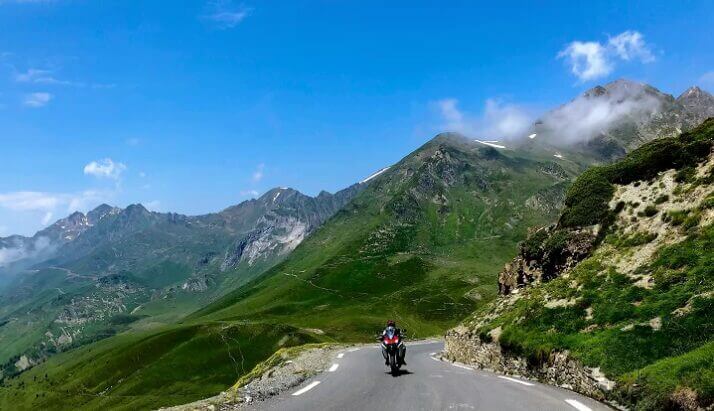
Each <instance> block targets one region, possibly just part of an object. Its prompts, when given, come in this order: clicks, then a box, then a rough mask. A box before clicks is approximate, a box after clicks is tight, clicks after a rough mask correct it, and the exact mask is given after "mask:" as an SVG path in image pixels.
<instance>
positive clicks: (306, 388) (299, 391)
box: [293, 381, 320, 395]
mask: <svg viewBox="0 0 714 411" xmlns="http://www.w3.org/2000/svg"><path fill="white" fill-rule="evenodd" d="M319 383H320V381H313V382H311V383H310V384H308V385H307V387H304V388H301V389H299V390H297V391H295V392H294V393H293V395H302V394H305V393H306V392H308V391H310V390H311V389H313V388H315V387H317V385H318V384H319Z"/></svg>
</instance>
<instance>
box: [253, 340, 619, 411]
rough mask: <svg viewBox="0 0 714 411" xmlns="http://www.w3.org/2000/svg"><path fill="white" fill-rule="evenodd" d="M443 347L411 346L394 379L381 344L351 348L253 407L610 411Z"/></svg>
mask: <svg viewBox="0 0 714 411" xmlns="http://www.w3.org/2000/svg"><path fill="white" fill-rule="evenodd" d="M442 349H443V342H429V343H415V344H408V345H407V357H406V360H407V363H408V365H407V366H405V367H403V368H402V374H401V375H400V376H398V377H394V376H392V375H391V374H389V372H388V367H385V366H384V360H383V359H382V355H381V354H380V352H379V347H378V346H377V345H375V346H373V347H360V348H352V349H346V350H345V351H343V352H341V353H339V354H336V356H335V358H334V360H333V364H332V367H330V369H329V370H328V371H325V372H324V373H322V374H320V375H317V376H315V377H313V378H311V379H309V380H307V381H305V382H303V384H301V385H300V386H298V387H296V388H294V389H293V390H292V391H289V392H285V393H283V394H281V395H278V396H275V397H272V398H270V399H268V400H265V401H262V402H257V403H254V404H252V405H251V406H250V408H251V409H257V410H311V411H314V410H394V409H402V410H483V411H496V410H542V411H560V410H562V411H574V410H580V411H587V410H592V411H595V410H611V408H609V407H607V406H605V405H603V404H601V403H599V402H597V401H594V400H591V399H589V398H587V397H583V396H582V395H579V394H576V393H574V392H571V391H568V390H564V389H561V388H557V387H553V386H549V385H544V384H540V383H537V382H534V381H527V380H522V379H515V378H507V377H503V376H499V375H497V374H493V373H489V372H484V371H478V370H474V369H472V368H470V367H466V366H463V365H459V364H452V363H449V362H444V361H440V360H438V359H436V358H434V357H433V356H432V354H433V353H436V352H439V351H441V350H442Z"/></svg>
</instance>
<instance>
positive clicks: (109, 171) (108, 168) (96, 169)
mask: <svg viewBox="0 0 714 411" xmlns="http://www.w3.org/2000/svg"><path fill="white" fill-rule="evenodd" d="M124 170H126V166H125V165H124V164H122V163H119V162H116V163H115V162H114V161H113V160H112V159H111V158H105V159H104V160H99V161H92V162H91V163H89V164H87V165H86V166H84V174H87V175H92V176H95V177H99V178H111V179H113V180H118V179H119V177H120V176H121V173H122V172H123V171H124Z"/></svg>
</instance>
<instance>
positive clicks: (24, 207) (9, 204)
mask: <svg viewBox="0 0 714 411" xmlns="http://www.w3.org/2000/svg"><path fill="white" fill-rule="evenodd" d="M112 195H113V194H112V192H107V191H97V190H85V191H81V192H79V193H74V194H69V193H46V192H42V191H14V192H7V193H0V207H2V208H6V209H8V210H12V211H40V212H43V213H45V214H44V215H45V216H46V215H47V214H46V213H48V212H54V211H56V210H57V209H59V208H61V207H63V206H66V207H67V208H66V211H67V212H73V211H77V210H86V209H88V208H89V207H90V206H91V205H95V204H99V203H102V202H105V201H107V199H108V198H110V197H112ZM50 218H51V217H50Z"/></svg>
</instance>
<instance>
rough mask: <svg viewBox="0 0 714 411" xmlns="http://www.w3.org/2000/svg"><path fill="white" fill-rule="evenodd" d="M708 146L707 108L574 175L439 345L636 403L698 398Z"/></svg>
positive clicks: (712, 293)
mask: <svg viewBox="0 0 714 411" xmlns="http://www.w3.org/2000/svg"><path fill="white" fill-rule="evenodd" d="M712 147H714V119H712V120H708V121H707V122H705V123H704V124H703V125H702V126H700V127H698V128H696V129H695V130H694V131H692V132H691V133H685V134H683V135H682V136H680V137H677V138H671V139H661V140H656V141H653V142H651V143H649V144H646V145H644V146H643V147H641V148H640V149H637V150H635V151H633V152H632V153H630V154H629V155H628V156H627V157H626V158H625V159H624V160H623V161H621V162H619V163H615V164H613V165H610V166H603V167H599V168H596V169H591V170H590V171H588V172H586V173H585V174H583V175H582V176H581V177H580V178H579V179H578V180H577V181H576V182H575V183H574V185H573V186H572V187H571V188H570V190H569V192H568V196H567V198H566V200H565V204H566V209H565V212H564V213H563V216H561V219H560V220H559V222H558V224H556V225H552V226H549V227H547V228H542V229H539V230H534V231H532V232H531V233H530V234H529V235H528V237H527V239H526V240H525V241H524V242H523V243H521V245H520V249H519V253H518V255H517V257H516V258H515V259H514V260H513V261H511V262H510V263H508V264H506V266H505V267H504V269H503V270H502V271H501V273H500V275H499V279H498V283H499V290H500V294H501V297H500V298H499V299H498V300H496V301H495V302H494V303H492V304H491V305H490V306H488V307H486V308H484V309H482V310H480V311H477V312H476V313H475V314H474V315H473V316H472V317H471V318H469V319H468V320H467V321H466V322H464V324H462V325H461V326H459V327H457V328H455V329H453V330H451V331H449V332H448V333H447V334H446V356H447V357H448V358H450V359H452V360H455V361H461V362H464V363H469V364H472V365H475V366H477V367H483V368H488V369H492V370H495V371H497V372H502V373H507V374H515V375H522V376H526V377H529V378H535V379H539V380H542V381H545V382H548V383H551V384H556V385H560V386H563V387H566V388H569V389H573V390H576V391H579V392H581V393H584V394H587V395H590V396H593V397H595V398H600V399H607V400H611V401H616V402H618V403H621V404H625V405H627V406H633V407H634V408H636V409H642V410H650V409H652V410H655V409H657V410H658V409H683V410H690V409H691V410H699V409H709V408H710V407H711V406H712V405H714V403H713V402H712V398H714V397H712V395H711V394H712V391H711V389H710V385H708V384H710V383H711V378H709V377H703V378H700V377H698V376H700V375H705V374H706V373H707V372H708V370H709V369H710V367H711V365H710V364H711V361H714V354H713V353H714V351H713V350H712V347H714V322H713V321H712V317H711V314H710V313H711V311H710V310H711V308H712V304H713V303H714V299H713V297H714V282H713V281H712V279H714V272H712V269H711V267H712V255H713V254H712V250H714V152H713V151H712ZM708 407H709V408H708Z"/></svg>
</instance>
